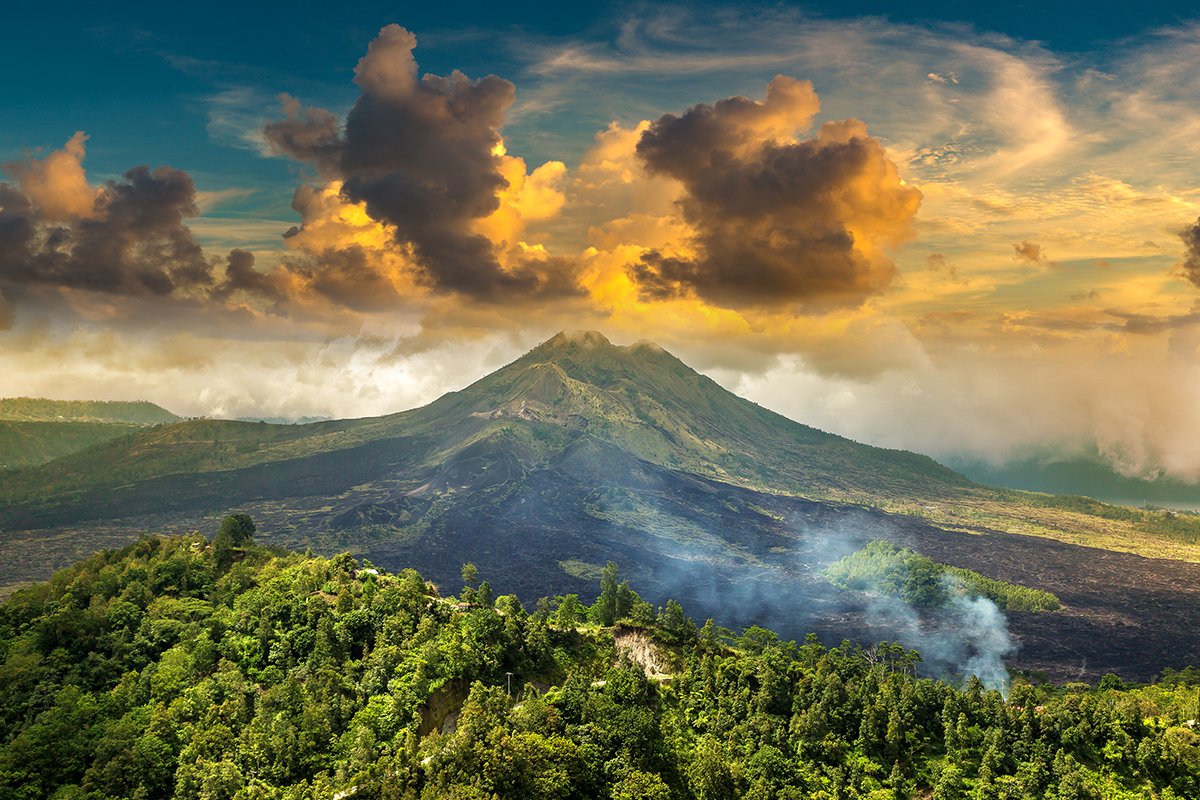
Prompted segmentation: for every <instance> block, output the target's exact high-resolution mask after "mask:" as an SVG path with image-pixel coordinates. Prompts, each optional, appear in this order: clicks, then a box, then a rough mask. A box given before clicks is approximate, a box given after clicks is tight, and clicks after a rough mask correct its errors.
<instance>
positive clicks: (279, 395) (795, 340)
mask: <svg viewBox="0 0 1200 800" xmlns="http://www.w3.org/2000/svg"><path fill="white" fill-rule="evenodd" d="M576 5H581V4H558V5H555V6H553V7H542V8H539V7H537V6H534V5H524V6H523V5H521V4H515V5H514V4H508V5H503V6H501V5H491V6H480V7H478V8H476V7H474V6H472V5H470V4H456V5H455V6H453V7H444V8H443V7H438V6H436V5H434V4H424V5H422V6H419V7H418V6H416V5H415V4H414V5H411V6H407V5H406V4H395V3H391V4H382V3H369V2H368V3H356V4H353V6H352V7H347V8H345V9H337V11H336V13H333V12H331V11H330V8H329V6H328V4H316V3H303V2H300V3H293V4H289V6H288V7H287V10H286V12H285V11H283V10H281V7H279V6H275V5H273V4H245V3H243V4H238V5H234V4H231V3H220V2H217V3H208V4H190V5H186V6H181V7H176V6H174V5H172V4H164V3H126V4H122V5H121V6H120V7H119V8H107V9H96V8H91V7H88V6H83V5H72V4H70V3H66V4H61V3H60V4H55V5H53V6H42V7H26V8H24V9H21V10H18V11H15V12H6V14H9V18H10V19H11V21H12V25H11V26H10V30H20V31H21V35H20V36H17V37H10V41H8V42H6V47H5V48H4V50H3V51H2V52H0V70H3V74H4V75H5V76H6V77H5V79H4V83H3V102H0V164H2V165H3V172H2V173H0V396H14V395H26V396H43V397H54V398H62V399H149V400H152V401H154V402H157V403H159V404H161V405H163V406H165V407H167V408H169V409H171V410H172V411H175V412H176V413H179V414H184V415H207V416H217V417H244V416H270V417H276V416H285V417H302V416H328V417H353V416H367V415H374V414H384V413H390V412H394V411H399V410H403V409H406V408H411V407H414V406H417V405H421V404H424V403H426V402H428V401H430V400H432V399H434V398H435V397H437V396H439V395H440V394H442V393H444V392H446V391H450V390H453V389H457V388H461V387H462V386H464V385H466V384H468V383H470V382H471V381H473V380H475V379H477V378H478V377H481V376H482V375H483V374H485V373H486V372H488V371H490V370H492V369H495V368H497V367H499V366H501V365H502V364H504V363H506V362H508V361H509V360H511V359H512V358H514V357H516V356H518V355H520V354H521V353H523V352H524V351H526V350H528V349H529V348H530V347H532V346H534V345H535V344H537V343H538V342H539V341H541V340H543V339H545V338H548V337H549V336H550V335H552V334H553V333H555V332H556V331H557V330H559V329H577V328H594V329H598V330H601V331H602V332H604V333H605V334H606V335H607V336H608V337H609V338H610V339H612V340H613V341H614V342H617V343H629V342H633V341H637V340H642V339H650V340H653V341H656V342H658V343H659V344H661V345H663V346H664V347H666V348H668V349H669V350H671V351H672V352H675V353H676V354H677V355H679V356H680V357H681V358H683V359H684V360H685V361H687V362H688V363H689V364H691V365H692V366H694V367H696V368H698V369H700V370H702V371H704V372H705V373H706V374H708V375H710V376H712V377H713V378H714V379H716V380H717V381H718V382H720V383H721V384H722V385H724V386H726V387H727V388H729V389H731V390H733V391H735V392H737V393H739V394H742V395H743V396H746V397H749V398H751V399H753V400H755V401H757V402H759V403H761V404H763V405H765V406H767V407H769V408H773V409H775V410H777V411H779V412H781V413H784V414H786V415H788V416H790V417H792V418H794V419H797V420H800V421H802V422H805V423H808V424H811V425H815V426H817V427H820V428H823V429H825V430H830V431H833V432H836V433H840V434H843V435H846V436H850V437H852V438H854V439H857V440H859V441H865V442H870V443H873V444H879V445H883V446H888V447H902V448H907V449H913V450H917V451H920V452H925V453H929V454H931V455H934V456H936V457H941V458H954V459H960V460H961V459H977V460H981V461H986V462H989V463H994V464H1001V463H1006V462H1008V461H1011V460H1013V459H1020V458H1027V457H1049V456H1051V455H1054V456H1060V457H1062V456H1065V457H1072V456H1078V455H1088V454H1091V455H1097V456H1099V457H1100V458H1102V459H1104V460H1105V461H1106V462H1107V463H1109V464H1110V465H1112V466H1113V467H1114V468H1115V469H1117V470H1118V471H1120V472H1122V473H1123V474H1126V475H1136V476H1141V477H1156V476H1161V475H1169V476H1171V477H1174V478H1178V479H1182V480H1186V481H1191V482H1197V481H1200V414H1198V413H1197V409H1198V408H1200V303H1198V300H1200V16H1197V12H1195V11H1194V10H1190V9H1189V8H1188V6H1187V5H1185V4H1171V3H1143V4H1124V5H1121V6H1118V7H1114V8H1113V9H1109V10H1106V12H1105V13H1103V14H1101V13H1091V14H1086V15H1080V14H1079V13H1078V11H1077V7H1075V8H1072V6H1070V5H1068V4H1052V3H1016V4H976V5H978V6H979V7H977V8H970V9H968V8H965V7H960V4H957V3H939V2H926V3H919V2H916V3H906V4H886V3H878V2H839V3H832V2H825V3H822V2H817V3H807V4H789V3H779V4H771V5H757V6H755V5H750V4H737V5H732V4H729V5H720V4H708V5H701V4H679V5H669V4H661V3H658V4H628V3H623V4H603V3H597V4H584V5H586V8H584V9H582V10H581V9H580V8H576V7H575V6H576Z"/></svg>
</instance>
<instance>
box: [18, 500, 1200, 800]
mask: <svg viewBox="0 0 1200 800" xmlns="http://www.w3.org/2000/svg"><path fill="white" fill-rule="evenodd" d="M230 520H234V521H232V522H230ZM226 522H228V524H229V527H228V528H227V527H226V524H224V523H223V524H222V526H221V529H220V531H219V532H218V533H217V535H216V536H215V537H214V538H213V540H212V541H209V540H208V539H207V538H206V537H205V536H203V535H200V534H192V535H188V536H177V537H165V538H145V539H143V540H141V541H139V542H137V543H135V544H133V545H130V546H129V547H126V548H123V549H121V550H116V551H108V552H104V553H100V554H97V555H95V556H93V557H91V558H89V559H87V560H85V561H83V562H80V563H79V564H76V565H75V566H73V567H70V568H68V569H65V570H62V571H60V572H58V573H57V574H55V576H54V577H53V578H52V579H51V580H50V581H48V582H46V583H42V584H38V585H35V586H33V587H30V588H27V589H24V590H22V591H19V592H17V593H15V594H14V595H13V596H12V597H10V598H9V599H8V600H7V601H6V602H4V604H3V605H2V606H0V796H3V797H5V798H14V800H31V799H32V798H39V799H40V798H55V800H68V799H70V800H78V799H86V800H110V799H111V800H115V799H116V798H186V799H187V800H235V799H236V800H252V799H254V800H262V799H268V798H278V800H299V799H300V798H314V800H315V798H322V800H329V798H331V797H342V798H351V797H353V798H356V799H357V798H377V799H378V800H426V799H429V800H432V799H433V798H439V799H440V798H481V799H482V798H521V799H522V800H537V799H538V798H581V799H582V798H614V799H616V798H620V799H622V800H623V799H625V798H649V799H651V800H668V799H671V800H677V799H678V800H685V799H687V800H690V799H691V798H695V799H696V800H707V798H730V797H744V798H761V799H764V800H765V798H829V799H832V798H864V799H866V798H869V799H870V800H885V798H886V799H887V800H895V798H917V797H921V798H927V797H932V798H944V799H945V800H954V799H956V798H961V799H965V798H971V799H972V800H976V799H979V800H993V799H995V800H1000V799H1001V798H1005V799H1006V800H1007V799H1009V798H1030V799H1031V800H1032V799H1033V798H1039V799H1040V798H1050V799H1051V800H1068V798H1070V800H1078V799H1079V798H1094V799H1095V800H1099V798H1102V797H1103V798H1157V799H1158V800H1173V799H1175V798H1185V797H1197V796H1200V735H1197V733H1196V731H1195V730H1194V726H1195V719H1196V717H1197V698H1198V692H1200V689H1198V686H1200V684H1198V679H1200V674H1198V673H1197V672H1196V671H1195V670H1184V671H1180V672H1172V673H1170V674H1167V675H1164V677H1163V680H1161V681H1160V682H1158V683H1156V684H1152V685H1145V686H1133V685H1128V684H1125V683H1123V682H1122V681H1120V680H1119V679H1116V678H1113V679H1106V680H1105V681H1103V682H1102V684H1101V686H1099V687H1095V688H1092V687H1089V686H1087V685H1085V684H1069V685H1067V686H1062V687H1057V686H1051V685H1044V684H1043V685H1034V684H1032V683H1030V682H1029V681H1027V680H1023V679H1021V678H1019V677H1018V678H1017V679H1016V680H1014V682H1013V688H1012V690H1011V693H1010V695H1009V696H1008V697H1003V696H1001V695H1000V694H999V693H997V692H993V691H985V690H984V689H983V687H982V686H981V685H980V684H979V682H978V681H969V682H968V683H967V684H965V685H963V686H953V685H950V684H948V683H945V682H940V681H935V680H931V679H927V678H919V677H916V676H915V675H914V674H913V671H912V663H913V661H914V659H915V658H917V656H916V655H915V654H913V653H911V652H909V651H905V650H903V648H900V647H898V646H895V645H883V646H880V647H876V648H869V649H864V648H862V647H860V646H858V645H854V644H850V643H842V644H840V645H838V646H836V647H828V646H825V645H822V644H821V643H820V642H818V641H817V640H816V639H815V637H810V638H809V639H807V640H805V641H804V642H803V643H800V644H797V643H795V642H785V641H781V640H780V639H779V638H778V637H777V636H775V635H774V634H773V633H772V632H771V631H768V630H765V629H763V628H751V629H749V630H747V631H745V632H744V633H743V634H741V635H735V634H733V633H731V632H730V631H727V630H724V629H722V628H720V627H719V626H717V625H716V624H715V623H714V622H713V621H711V620H709V621H708V622H706V623H705V624H704V625H703V626H701V627H699V628H698V627H697V626H696V624H695V623H694V622H693V621H692V620H691V619H689V618H688V617H687V615H686V613H685V610H684V609H683V607H682V606H680V605H679V604H678V603H675V602H674V601H670V602H668V603H666V604H665V605H664V606H663V608H661V609H660V610H658V612H657V613H655V612H654V609H653V607H651V606H650V604H649V603H647V602H646V601H645V600H644V599H642V598H641V597H638V596H637V594H636V592H634V591H633V590H632V589H631V588H629V586H628V584H626V583H624V582H623V581H621V580H620V576H619V574H618V572H617V569H616V567H615V565H613V566H612V568H611V570H608V569H606V570H605V575H604V576H603V578H602V586H601V587H600V592H599V595H600V598H602V599H603V605H602V607H601V609H599V610H597V608H596V605H601V603H599V602H597V603H596V604H594V605H593V606H592V607H591V608H589V607H588V606H586V605H585V604H584V602H583V601H582V600H581V599H580V598H579V597H577V596H575V595H569V596H567V597H556V598H546V599H545V600H544V601H542V602H539V603H538V604H537V607H536V609H534V611H533V612H532V613H529V612H527V610H526V609H525V608H524V607H523V606H522V605H521V603H520V602H519V601H518V600H517V598H516V597H515V596H513V595H502V596H500V597H499V598H496V599H495V600H494V601H492V599H491V590H490V588H488V589H487V591H486V596H487V601H486V602H481V600H482V598H481V596H480V595H481V594H484V593H483V592H482V591H479V592H477V594H476V602H475V603H472V604H466V603H461V602H458V600H457V598H454V597H441V596H440V595H439V592H438V591H437V590H436V589H435V587H433V586H431V585H430V584H428V583H427V582H426V581H425V580H424V579H423V578H422V577H421V576H420V575H419V574H417V573H416V572H414V571H412V570H404V571H402V572H399V573H395V574H392V573H387V572H383V571H380V570H376V569H374V568H367V567H366V566H365V565H363V564H360V563H359V562H358V561H357V560H356V559H355V558H354V557H353V556H352V555H350V554H343V555H340V556H337V557H334V558H323V557H311V556H308V555H302V554H298V553H291V552H286V551H283V550H276V549H271V548H267V547H263V546H260V545H256V544H254V543H253V541H252V539H251V537H252V535H253V524H252V522H251V523H250V525H246V524H245V523H246V521H245V520H237V518H236V517H230V518H227V520H226ZM218 541H220V542H223V543H226V544H228V546H229V547H230V548H233V549H236V550H237V552H236V558H234V559H232V560H229V561H228V562H222V561H221V559H220V557H219V555H220V551H219V548H218ZM475 577H476V578H477V577H478V576H475ZM491 577H492V578H493V579H494V580H496V581H497V584H498V585H500V586H503V584H504V580H503V576H491ZM472 580H474V578H472ZM485 583H486V582H485ZM482 585H483V584H481V587H482ZM467 588H471V587H467ZM605 592H608V594H607V595H606V594H605ZM622 597H623V598H624V599H623V600H622V599H621V598H622ZM610 602H611V603H612V605H609V603H610ZM610 615H611V616H610ZM589 620H591V621H590V622H589ZM604 623H609V624H604ZM650 662H653V663H654V665H655V669H653V670H651V669H650V668H649V666H648V664H649V663H650ZM510 685H511V692H510Z"/></svg>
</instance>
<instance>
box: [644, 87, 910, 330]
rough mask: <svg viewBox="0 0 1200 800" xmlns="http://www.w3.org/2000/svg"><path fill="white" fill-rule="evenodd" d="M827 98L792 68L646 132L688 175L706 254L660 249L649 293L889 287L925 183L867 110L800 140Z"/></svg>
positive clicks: (652, 145) (738, 297) (649, 270)
mask: <svg viewBox="0 0 1200 800" xmlns="http://www.w3.org/2000/svg"><path fill="white" fill-rule="evenodd" d="M819 108H820V103H819V101H818V98H817V95H816V92H815V91H813V87H812V84H811V83H809V82H807V81H798V80H795V79H793V78H789V77H786V76H782V75H780V76H777V77H775V78H774V79H773V80H772V81H771V82H770V83H769V84H768V86H767V93H766V99H765V100H763V101H753V100H749V99H747V98H745V97H732V98H728V99H726V100H721V101H719V102H717V103H715V104H714V105H711V106H709V105H697V106H693V107H692V108H691V109H689V110H688V111H687V112H686V113H685V114H684V115H683V116H682V117H677V116H675V115H673V114H667V115H665V116H663V117H661V118H660V119H659V120H658V121H657V122H655V123H654V124H653V125H651V126H650V127H649V129H647V130H646V131H645V132H644V133H643V134H642V136H641V139H640V140H639V142H638V146H637V153H638V156H639V157H640V158H641V160H642V162H643V164H644V165H645V167H646V169H647V170H648V171H650V172H651V173H653V174H657V175H664V176H668V177H671V178H674V179H676V180H678V181H680V182H681V183H682V184H683V186H684V187H685V194H684V196H683V197H682V199H680V201H679V203H678V206H679V210H680V213H681V215H682V216H683V218H684V219H685V220H686V221H687V223H688V224H689V225H690V226H691V227H692V228H693V230H694V231H695V235H694V238H693V240H692V242H691V243H690V244H691V246H692V249H693V250H694V254H668V253H663V252H659V251H652V252H650V253H647V254H646V255H645V256H644V257H643V258H642V259H641V261H640V262H639V263H637V264H635V265H634V266H633V267H632V270H631V271H632V274H633V275H634V277H635V279H636V280H637V282H638V283H639V284H640V286H641V289H642V292H643V293H644V294H645V295H648V296H651V297H659V298H668V297H674V296H680V295H686V294H688V293H692V292H694V293H695V294H696V295H698V296H699V297H701V298H703V299H704V300H706V301H709V302H712V303H715V304H718V305H723V306H727V307H742V306H771V305H781V304H791V303H795V304H802V305H804V306H806V307H809V308H816V309H821V308H828V307H836V306H855V305H858V304H860V303H862V302H863V301H864V300H865V299H866V298H867V297H869V296H870V295H873V294H877V293H879V292H881V291H883V290H884V289H886V288H887V287H888V285H889V284H890V283H891V282H892V279H893V278H894V276H895V274H896V269H895V265H894V264H893V262H892V261H891V259H890V258H889V257H888V256H887V254H886V250H887V249H888V248H889V247H890V246H892V245H895V244H897V243H899V242H901V241H904V240H905V239H907V238H909V237H910V236H911V233H912V231H911V224H912V219H913V216H914V215H915V214H916V211H917V208H918V207H919V205H920V202H921V193H920V192H919V191H918V190H917V189H915V188H913V187H911V186H907V185H905V184H904V182H903V181H902V180H901V179H900V176H899V174H898V172H897V169H896V166H895V164H893V163H892V161H891V160H890V159H889V158H888V156H887V153H886V152H885V150H884V148H883V146H882V145H881V144H880V142H879V141H878V140H876V139H874V138H872V137H871V136H870V135H869V134H868V133H867V127H866V125H865V124H864V123H862V122H860V121H858V120H853V119H850V120H843V121H840V122H828V123H825V124H824V125H822V126H821V128H820V130H819V131H818V133H817V135H816V136H815V137H812V138H809V139H805V140H803V141H795V140H793V139H792V138H791V137H792V135H793V134H794V133H795V131H797V130H801V129H805V128H807V127H808V126H809V124H810V123H811V121H812V117H813V116H814V115H815V114H816V113H817V111H818V110H819Z"/></svg>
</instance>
